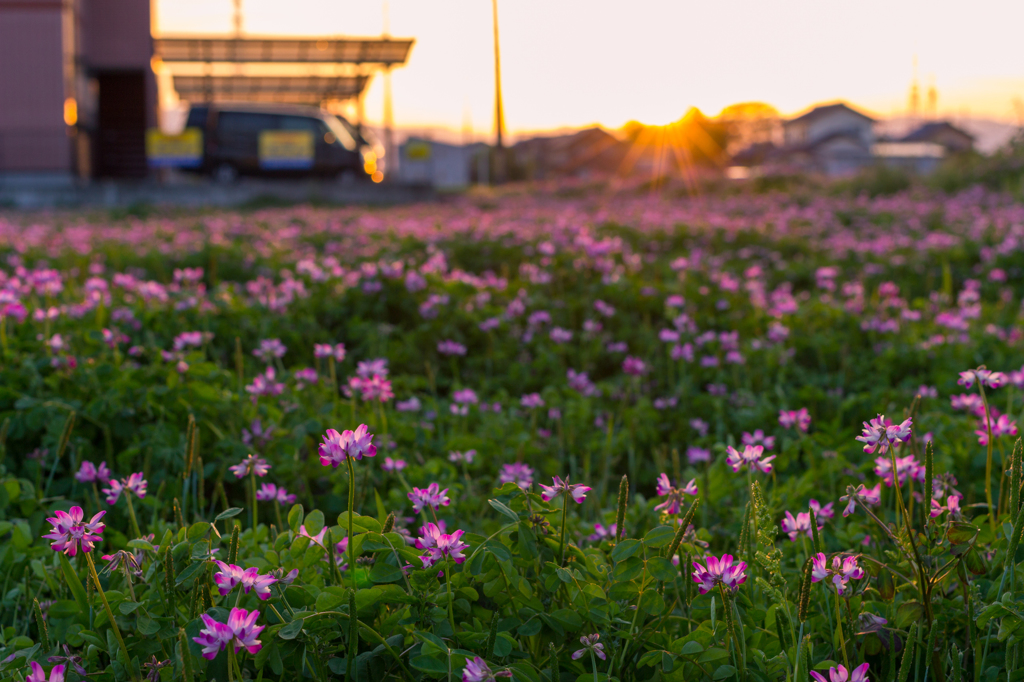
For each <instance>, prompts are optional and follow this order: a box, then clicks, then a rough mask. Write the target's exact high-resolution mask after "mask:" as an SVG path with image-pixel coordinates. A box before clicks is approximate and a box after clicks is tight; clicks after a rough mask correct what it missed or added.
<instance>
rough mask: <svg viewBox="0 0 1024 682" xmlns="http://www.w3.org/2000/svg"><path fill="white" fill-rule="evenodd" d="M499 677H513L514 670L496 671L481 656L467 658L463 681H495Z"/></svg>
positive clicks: (463, 670)
mask: <svg viewBox="0 0 1024 682" xmlns="http://www.w3.org/2000/svg"><path fill="white" fill-rule="evenodd" d="M498 677H512V671H511V670H499V671H498V672H494V671H492V670H491V668H490V666H488V665H487V661H485V660H484V659H482V658H480V657H479V656H474V657H473V658H472V659H466V667H465V668H463V669H462V682H494V680H495V678H498Z"/></svg>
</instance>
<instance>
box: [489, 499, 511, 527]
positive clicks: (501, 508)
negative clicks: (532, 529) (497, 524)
mask: <svg viewBox="0 0 1024 682" xmlns="http://www.w3.org/2000/svg"><path fill="white" fill-rule="evenodd" d="M487 504H489V505H491V506H492V507H493V508H494V509H495V510H496V511H497V512H498V513H499V514H501V515H502V516H504V517H506V518H507V519H508V520H509V521H512V522H513V523H519V514H516V513H515V512H514V511H512V510H511V509H509V508H508V507H507V506H506V505H505V504H504V503H502V502H500V501H499V500H487Z"/></svg>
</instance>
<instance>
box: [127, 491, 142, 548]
mask: <svg viewBox="0 0 1024 682" xmlns="http://www.w3.org/2000/svg"><path fill="white" fill-rule="evenodd" d="M124 499H125V501H126V502H128V520H129V521H131V524H132V533H134V534H135V537H136V538H141V537H142V531H141V530H139V521H138V519H136V518H135V506H134V505H133V504H132V494H131V493H130V492H128V491H127V490H125V491H124ZM133 539H134V538H133Z"/></svg>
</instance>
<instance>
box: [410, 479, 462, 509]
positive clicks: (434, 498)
mask: <svg viewBox="0 0 1024 682" xmlns="http://www.w3.org/2000/svg"><path fill="white" fill-rule="evenodd" d="M406 495H407V496H408V498H409V500H410V501H411V502H412V508H413V509H415V510H416V513H417V514H419V513H420V512H421V511H423V510H424V509H425V508H426V507H431V508H433V509H434V510H435V511H436V510H438V509H440V508H441V507H447V506H448V505H449V504H451V500H449V499H448V488H445V489H444V490H441V486H440V485H438V484H437V483H436V482H435V483H431V484H430V485H428V486H427V487H426V488H413V489H412V492H411V493H406Z"/></svg>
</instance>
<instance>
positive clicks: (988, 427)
mask: <svg viewBox="0 0 1024 682" xmlns="http://www.w3.org/2000/svg"><path fill="white" fill-rule="evenodd" d="M978 393H980V394H981V404H982V405H984V407H985V431H986V434H987V438H986V441H987V445H986V448H985V501H986V502H987V503H988V525H989V527H990V528H991V529H992V534H993V535H995V532H996V508H995V507H994V506H992V413H991V412H990V411H989V409H988V398H987V397H986V396H985V387H984V386H983V385H982V382H981V379H980V378H979V379H978Z"/></svg>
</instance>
